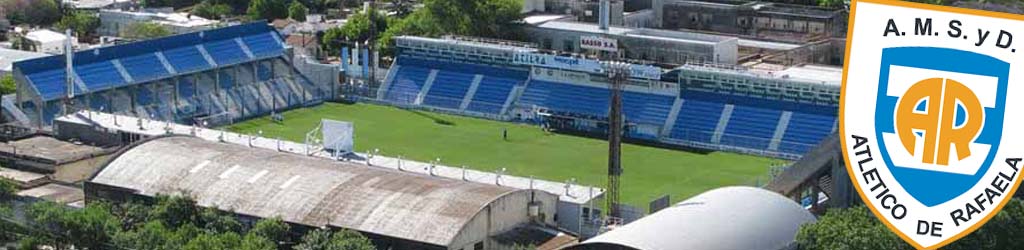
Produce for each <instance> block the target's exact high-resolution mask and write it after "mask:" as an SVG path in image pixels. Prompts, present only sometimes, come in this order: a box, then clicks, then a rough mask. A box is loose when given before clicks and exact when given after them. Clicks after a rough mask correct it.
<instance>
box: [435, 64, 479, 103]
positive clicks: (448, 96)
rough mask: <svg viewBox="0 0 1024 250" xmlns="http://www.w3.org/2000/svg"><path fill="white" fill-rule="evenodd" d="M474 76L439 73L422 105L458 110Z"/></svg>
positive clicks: (446, 72) (450, 72)
mask: <svg viewBox="0 0 1024 250" xmlns="http://www.w3.org/2000/svg"><path fill="white" fill-rule="evenodd" d="M474 77H475V75H473V74H467V73H462V72H457V71H447V70H445V71H439V72H438V73H437V76H436V77H434V83H433V85H432V86H431V87H430V90H429V91H427V95H426V96H425V97H424V99H423V104H424V105H430V106H435V107H441V108H449V109H458V108H459V105H461V104H462V99H463V97H465V96H466V91H468V90H469V86H470V85H471V84H472V83H473V78H474Z"/></svg>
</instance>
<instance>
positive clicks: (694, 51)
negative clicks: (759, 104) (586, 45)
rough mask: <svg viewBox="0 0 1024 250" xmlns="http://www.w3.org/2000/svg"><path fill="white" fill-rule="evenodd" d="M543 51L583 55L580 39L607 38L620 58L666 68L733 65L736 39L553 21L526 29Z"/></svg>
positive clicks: (735, 57)
mask: <svg viewBox="0 0 1024 250" xmlns="http://www.w3.org/2000/svg"><path fill="white" fill-rule="evenodd" d="M526 32H527V33H528V37H529V38H530V39H532V42H535V43H537V44H539V45H540V47H541V48H542V49H549V50H556V51H560V52H571V53H585V52H587V51H585V50H584V49H582V48H580V37H587V36H591V37H608V38H611V39H615V40H617V42H618V46H619V50H620V53H621V54H622V55H623V57H625V58H628V59H636V60H647V61H657V62H659V63H667V64H684V63H687V62H697V63H717V64H735V63H736V60H737V54H736V53H737V42H738V39H737V38H735V37H729V36H720V35H712V34H702V33H693V32H682V31H671V30H657V29H647V28H625V27H616V26H613V27H609V29H608V30H607V31H605V30H601V29H600V27H598V25H597V24H595V23H582V22H569V21H561V20H552V21H546V22H540V23H537V24H535V25H532V26H528V27H527V28H526Z"/></svg>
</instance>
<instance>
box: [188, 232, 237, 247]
mask: <svg viewBox="0 0 1024 250" xmlns="http://www.w3.org/2000/svg"><path fill="white" fill-rule="evenodd" d="M241 241H242V237H241V236H239V235H238V234H237V233H233V232H229V233H223V234H201V235H199V236H197V237H196V238H194V239H192V240H190V241H188V244H185V248H184V250H237V249H238V245H239V243H241Z"/></svg>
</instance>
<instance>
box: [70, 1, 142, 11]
mask: <svg viewBox="0 0 1024 250" xmlns="http://www.w3.org/2000/svg"><path fill="white" fill-rule="evenodd" d="M130 1H131V0H64V1H63V2H64V3H66V4H71V5H72V6H74V7H75V8H76V9H101V8H105V7H107V6H110V5H111V4H114V3H123V2H130Z"/></svg>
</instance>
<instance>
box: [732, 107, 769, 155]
mask: <svg viewBox="0 0 1024 250" xmlns="http://www.w3.org/2000/svg"><path fill="white" fill-rule="evenodd" d="M781 116H782V111H780V110H774V109H766V108H758V107H747V106H735V108H734V109H733V111H732V115H731V116H729V122H728V124H726V127H725V132H723V133H722V138H721V141H720V142H719V143H721V144H725V145H732V146H737V147H744V148H753V149H765V148H768V146H769V144H770V143H771V139H772V137H773V136H774V135H775V128H776V127H777V126H778V123H779V118H780V117H781Z"/></svg>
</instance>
